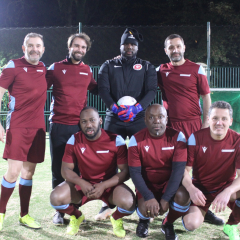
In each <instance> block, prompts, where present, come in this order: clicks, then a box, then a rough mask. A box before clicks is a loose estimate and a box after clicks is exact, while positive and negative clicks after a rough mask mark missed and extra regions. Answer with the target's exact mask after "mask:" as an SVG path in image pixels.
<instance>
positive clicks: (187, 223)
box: [183, 217, 202, 231]
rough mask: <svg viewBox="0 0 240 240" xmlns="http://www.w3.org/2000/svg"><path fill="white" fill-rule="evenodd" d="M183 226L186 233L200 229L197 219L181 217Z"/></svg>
mask: <svg viewBox="0 0 240 240" xmlns="http://www.w3.org/2000/svg"><path fill="white" fill-rule="evenodd" d="M183 224H184V227H185V228H186V229H187V230H188V231H194V230H195V229H197V228H199V227H200V225H201V224H202V222H200V221H198V219H192V218H187V217H183Z"/></svg>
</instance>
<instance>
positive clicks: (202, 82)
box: [157, 59, 210, 121]
mask: <svg viewBox="0 0 240 240" xmlns="http://www.w3.org/2000/svg"><path fill="white" fill-rule="evenodd" d="M157 76H158V86H159V87H160V89H161V92H162V99H163V106H164V107H165V108H166V109H167V112H168V117H169V118H170V120H172V121H181V120H186V119H188V120H190V119H196V118H199V116H200V115H201V111H200V105H199V97H200V95H206V94H208V93H210V89H209V85H208V80H207V77H206V75H205V72H204V70H203V68H202V67H201V66H200V65H198V64H196V63H193V62H191V61H189V60H187V59H186V61H185V63H184V64H183V65H181V66H173V65H172V63H166V64H162V65H160V67H159V68H157Z"/></svg>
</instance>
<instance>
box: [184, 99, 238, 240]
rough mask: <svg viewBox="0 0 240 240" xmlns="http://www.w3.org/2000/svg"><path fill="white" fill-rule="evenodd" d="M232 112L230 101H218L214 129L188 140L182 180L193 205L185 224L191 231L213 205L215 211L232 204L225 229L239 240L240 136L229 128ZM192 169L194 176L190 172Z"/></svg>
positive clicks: (213, 114)
mask: <svg viewBox="0 0 240 240" xmlns="http://www.w3.org/2000/svg"><path fill="white" fill-rule="evenodd" d="M232 114H233V110H232V107H231V105H230V104H229V103H227V102H224V101H217V102H214V103H213V104H212V105H211V107H210V109H209V114H208V119H209V125H210V128H206V129H202V130H199V131H197V132H195V133H193V134H192V135H191V136H190V138H189V139H188V146H189V147H188V161H187V167H186V171H185V174H184V178H183V181H182V183H183V186H184V187H185V188H186V189H187V191H188V192H189V195H190V198H191V200H192V204H191V206H190V210H189V212H188V213H187V214H186V215H185V216H184V217H183V223H184V226H185V228H186V229H187V230H190V231H193V230H194V229H196V228H198V227H200V225H201V224H202V222H203V220H204V215H205V214H206V212H207V210H208V208H209V207H210V205H211V204H212V209H213V210H215V212H221V211H224V210H225V208H226V206H229V207H230V208H231V209H232V212H231V215H230V217H229V219H228V222H227V223H226V224H225V225H224V228H223V231H224V233H225V234H226V235H228V236H229V239H230V240H238V239H239V232H238V230H237V224H238V223H239V221H240V170H239V169H240V152H239V150H240V149H239V146H240V135H239V134H238V133H236V132H235V131H233V130H231V129H229V127H230V126H231V125H232ZM191 169H193V173H192V174H193V176H192V177H191V176H190V174H189V173H190V171H191ZM236 171H237V178H235V176H236ZM234 202H235V203H234Z"/></svg>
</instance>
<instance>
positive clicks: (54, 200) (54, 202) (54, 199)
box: [50, 189, 62, 206]
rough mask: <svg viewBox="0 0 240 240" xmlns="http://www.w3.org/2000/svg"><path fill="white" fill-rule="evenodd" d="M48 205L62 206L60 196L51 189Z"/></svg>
mask: <svg viewBox="0 0 240 240" xmlns="http://www.w3.org/2000/svg"><path fill="white" fill-rule="evenodd" d="M50 203H51V204H52V205H53V206H59V205H62V199H61V195H60V194H58V191H56V190H55V189H53V190H52V192H51V195H50Z"/></svg>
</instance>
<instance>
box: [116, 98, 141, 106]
mask: <svg viewBox="0 0 240 240" xmlns="http://www.w3.org/2000/svg"><path fill="white" fill-rule="evenodd" d="M136 103H137V101H136V99H135V98H133V97H130V96H124V97H121V98H120V99H119V100H118V102H117V104H118V106H120V105H127V106H133V105H135V104H136Z"/></svg>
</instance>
